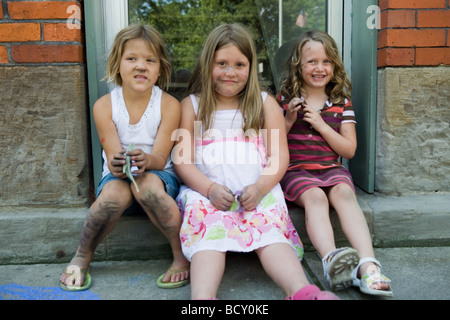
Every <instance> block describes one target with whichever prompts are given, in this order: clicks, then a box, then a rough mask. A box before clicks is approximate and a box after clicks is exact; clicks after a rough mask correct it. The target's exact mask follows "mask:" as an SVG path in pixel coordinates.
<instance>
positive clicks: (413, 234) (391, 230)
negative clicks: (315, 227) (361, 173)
mask: <svg viewBox="0 0 450 320" xmlns="http://www.w3.org/2000/svg"><path fill="white" fill-rule="evenodd" d="M449 199H450V197H449V194H431V195H430V194H427V195H413V196H399V197H392V196H382V195H368V194H364V193H362V192H358V201H359V203H360V205H361V208H362V209H363V212H364V214H365V217H366V220H367V222H368V225H369V229H370V231H371V233H372V237H373V242H374V245H375V246H376V247H408V246H411V247H412V246H449V245H450V228H448V226H449V225H450V202H449ZM87 212H88V209H87V208H58V209H52V208H0V243H1V244H2V245H1V247H0V264H3V265H4V264H31V263H63V262H66V261H69V260H70V259H71V258H72V256H73V255H74V253H75V250H76V248H77V246H78V241H79V237H80V232H81V228H82V225H83V221H84V218H85V216H86V214H87ZM289 212H290V215H291V218H292V221H293V223H294V225H295V227H296V228H297V231H298V232H299V234H300V237H301V238H302V241H303V243H304V245H305V249H306V250H307V251H308V250H312V249H313V248H312V246H311V242H310V241H309V239H308V236H307V233H306V229H305V224H304V211H303V210H302V209H300V208H295V207H290V211H289ZM330 216H331V220H332V224H333V226H334V230H335V239H336V242H337V244H338V246H341V245H345V244H346V243H347V242H346V238H345V236H344V234H343V233H342V231H341V227H340V224H339V220H338V218H337V215H336V213H335V212H334V211H333V210H331V212H330ZM170 256H171V253H170V247H169V245H168V242H167V240H166V239H165V238H164V237H163V236H162V235H161V233H160V232H159V231H158V230H157V229H156V227H155V226H154V225H153V224H152V223H151V222H150V221H149V219H148V218H147V217H146V216H140V215H135V216H124V217H121V219H120V220H119V222H118V224H117V226H116V228H115V229H114V230H113V231H112V232H111V233H110V234H109V235H108V236H107V237H106V239H105V240H104V241H103V242H102V243H101V244H100V245H99V247H98V248H97V250H96V255H95V260H97V261H103V260H146V259H158V258H170Z"/></svg>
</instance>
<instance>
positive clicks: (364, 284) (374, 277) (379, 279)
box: [352, 257, 394, 297]
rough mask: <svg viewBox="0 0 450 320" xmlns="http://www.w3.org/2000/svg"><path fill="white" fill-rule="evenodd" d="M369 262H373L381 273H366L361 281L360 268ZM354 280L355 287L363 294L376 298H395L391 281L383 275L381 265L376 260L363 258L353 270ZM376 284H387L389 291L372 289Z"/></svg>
mask: <svg viewBox="0 0 450 320" xmlns="http://www.w3.org/2000/svg"><path fill="white" fill-rule="evenodd" d="M368 262H373V263H374V264H375V265H376V266H377V267H378V269H379V270H380V271H379V272H370V273H366V274H364V275H363V276H362V277H361V279H359V278H358V270H359V268H360V267H361V266H362V265H363V264H364V263H368ZM352 279H353V286H355V287H359V289H360V290H361V292H363V293H365V294H370V295H374V296H384V297H393V296H394V293H393V291H392V287H391V280H390V279H389V278H388V277H386V276H385V275H383V274H382V273H381V264H380V262H379V261H378V260H377V259H375V258H371V257H366V258H362V259H361V260H360V261H359V264H358V266H357V267H356V268H355V269H353V271H352ZM375 283H385V284H387V285H388V289H387V290H382V289H372V288H371V286H372V285H373V284H375Z"/></svg>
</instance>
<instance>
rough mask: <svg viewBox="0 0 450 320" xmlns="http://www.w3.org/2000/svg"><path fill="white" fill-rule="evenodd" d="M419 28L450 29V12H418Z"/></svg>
mask: <svg viewBox="0 0 450 320" xmlns="http://www.w3.org/2000/svg"><path fill="white" fill-rule="evenodd" d="M417 27H418V28H442V27H447V28H449V27H450V10H446V11H443V10H423V11H422V10H421V11H419V12H417Z"/></svg>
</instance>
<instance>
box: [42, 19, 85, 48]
mask: <svg viewBox="0 0 450 320" xmlns="http://www.w3.org/2000/svg"><path fill="white" fill-rule="evenodd" d="M44 40H45V41H76V42H80V43H82V41H83V37H82V33H81V29H69V28H68V26H67V24H66V23H44Z"/></svg>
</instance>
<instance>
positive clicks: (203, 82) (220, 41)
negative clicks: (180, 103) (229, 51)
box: [187, 23, 264, 132]
mask: <svg viewBox="0 0 450 320" xmlns="http://www.w3.org/2000/svg"><path fill="white" fill-rule="evenodd" d="M230 44H231V45H235V46H236V47H237V48H238V49H239V50H240V51H241V52H242V54H244V55H245V56H246V57H247V59H248V61H249V62H250V71H249V77H248V81H247V85H246V86H245V88H244V89H243V90H242V92H240V93H239V109H240V110H241V112H242V116H243V118H244V124H243V130H244V131H246V130H248V129H254V130H255V131H256V132H259V129H261V128H262V127H263V125H264V110H263V101H262V98H261V88H260V86H259V81H258V71H257V57H256V49H255V45H254V42H253V39H252V37H251V35H250V33H249V32H248V31H247V29H246V28H245V27H244V26H242V25H240V24H236V23H234V24H224V25H220V26H218V27H216V28H215V29H214V30H213V31H211V33H210V34H209V35H208V37H207V38H206V41H205V43H204V46H203V50H202V53H201V55H200V58H199V60H198V62H197V66H196V67H195V70H194V72H193V74H192V77H191V81H190V83H189V86H188V90H187V94H197V95H199V96H200V101H199V110H198V115H197V118H198V119H199V120H200V121H202V123H203V125H204V126H205V130H208V129H211V128H212V125H213V124H212V121H213V120H212V115H213V113H214V112H215V110H216V108H217V100H216V95H215V90H214V87H213V81H212V68H213V63H214V54H215V52H216V51H217V50H219V49H220V48H222V47H225V46H227V45H230Z"/></svg>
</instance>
